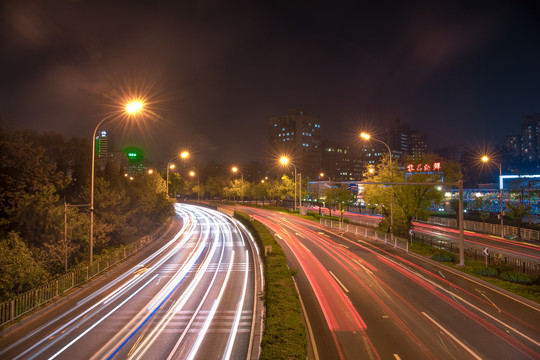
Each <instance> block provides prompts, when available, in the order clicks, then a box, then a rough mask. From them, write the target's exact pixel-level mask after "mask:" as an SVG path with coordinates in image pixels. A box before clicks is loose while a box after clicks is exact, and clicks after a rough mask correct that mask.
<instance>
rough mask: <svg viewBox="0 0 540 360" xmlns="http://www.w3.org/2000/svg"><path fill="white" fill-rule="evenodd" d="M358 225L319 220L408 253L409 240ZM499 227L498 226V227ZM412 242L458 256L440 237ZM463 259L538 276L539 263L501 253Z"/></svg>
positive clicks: (475, 251)
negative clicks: (392, 238) (484, 262)
mask: <svg viewBox="0 0 540 360" xmlns="http://www.w3.org/2000/svg"><path fill="white" fill-rule="evenodd" d="M357 223H358V224H350V223H349V224H344V223H341V222H338V221H333V220H328V219H324V218H321V220H320V224H321V225H324V226H327V227H329V228H332V229H336V230H339V231H343V232H344V233H347V234H352V235H355V236H361V237H363V238H365V239H371V240H374V241H380V242H383V243H384V244H386V245H392V246H394V247H395V248H397V249H401V250H404V251H406V252H408V251H409V240H408V239H404V238H401V237H397V236H394V241H393V242H392V240H391V236H390V234H388V233H384V232H380V231H377V230H376V229H375V227H376V226H377V224H376V223H373V222H367V221H357ZM499 226H500V225H499ZM412 241H415V242H418V243H422V244H424V245H429V246H431V247H433V248H437V249H441V250H445V251H449V252H451V253H454V254H459V247H458V244H457V243H456V242H454V241H448V240H446V239H442V238H440V237H433V236H427V235H422V234H415V235H414V236H413V239H412ZM464 253H465V258H466V259H471V260H475V261H484V260H485V261H486V263H487V264H488V265H503V264H504V265H505V266H508V267H511V268H512V269H513V270H515V271H519V272H522V273H525V274H527V275H532V276H537V275H540V262H537V261H530V260H525V259H520V258H517V257H512V256H508V255H503V254H502V253H500V252H499V253H497V252H495V251H491V252H490V254H489V255H483V254H482V249H481V248H475V247H469V248H465V249H464Z"/></svg>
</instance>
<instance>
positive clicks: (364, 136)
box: [360, 132, 371, 140]
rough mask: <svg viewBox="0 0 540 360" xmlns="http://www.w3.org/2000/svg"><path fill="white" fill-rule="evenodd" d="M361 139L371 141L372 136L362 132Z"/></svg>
mask: <svg viewBox="0 0 540 360" xmlns="http://www.w3.org/2000/svg"><path fill="white" fill-rule="evenodd" d="M360 137H361V138H362V139H364V140H369V139H370V138H371V135H369V134H368V133H365V132H362V133H361V134H360Z"/></svg>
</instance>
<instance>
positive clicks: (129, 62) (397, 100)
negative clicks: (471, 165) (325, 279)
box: [0, 0, 540, 162]
mask: <svg viewBox="0 0 540 360" xmlns="http://www.w3.org/2000/svg"><path fill="white" fill-rule="evenodd" d="M177 3H178V4H174V3H172V2H168V3H164V2H159V1H112V0H111V1H96V0H93V1H27V0H12V1H4V2H2V5H1V6H2V7H1V18H0V22H1V25H0V27H1V34H0V44H1V52H2V53H1V57H0V72H1V73H0V117H1V118H2V119H4V120H8V123H14V124H16V125H17V126H19V127H21V128H31V129H35V130H37V131H39V132H44V131H47V132H57V133H63V134H65V135H66V136H74V135H76V136H83V137H88V138H90V137H91V135H92V131H93V130H94V127H95V126H96V125H97V123H98V122H99V121H100V120H101V119H102V118H103V117H104V116H106V115H107V114H109V113H110V112H111V111H112V109H113V106H115V104H116V102H117V101H118V99H119V98H121V97H122V96H123V95H125V94H132V93H135V92H139V91H142V92H143V93H145V94H146V95H147V98H148V109H149V110H150V112H148V113H147V116H146V117H145V122H144V123H139V125H140V126H136V125H134V124H133V123H126V122H123V121H118V120H117V121H113V122H110V123H108V124H109V125H106V126H105V128H108V129H112V130H113V132H114V136H115V138H116V144H117V147H120V146H123V145H128V144H129V145H140V146H141V147H143V148H144V149H145V150H146V152H147V156H148V157H150V158H152V159H154V160H162V159H165V160H167V159H170V158H171V157H173V156H174V154H175V152H176V151H177V150H179V149H180V148H190V149H191V150H192V151H194V152H196V153H198V154H199V156H200V158H201V160H210V159H215V160H218V161H225V162H234V161H238V162H241V161H250V160H264V159H265V158H267V157H268V156H269V153H268V148H267V120H268V118H269V117H271V116H276V115H280V114H285V113H286V112H287V110H288V109H293V108H296V109H302V110H304V111H307V112H309V113H311V114H313V115H316V116H319V117H320V118H321V121H322V126H321V130H322V134H323V140H324V139H329V140H343V141H353V139H355V137H356V136H357V132H358V130H360V129H361V128H362V127H364V126H371V127H373V126H379V128H381V129H382V128H384V126H385V125H386V124H389V123H390V122H393V121H395V120H396V119H397V118H398V117H399V118H400V119H401V121H402V122H405V123H408V124H409V125H410V126H411V127H412V128H413V129H417V130H421V131H423V132H425V133H426V135H427V137H428V141H429V144H430V149H431V150H435V149H437V148H439V147H441V146H447V145H455V144H465V145H472V146H475V147H483V146H489V145H490V144H491V145H494V144H497V143H503V142H504V138H505V136H506V135H513V134H516V135H517V134H518V133H519V131H520V124H521V118H522V116H523V115H525V114H533V113H539V112H540V46H539V45H540V21H539V20H538V18H535V14H536V13H537V12H536V9H535V8H534V2H517V1H512V2H510V1H509V2H507V3H504V2H500V1H489V2H470V1H466V2H457V1H456V2H455V1H449V2H447V4H442V3H439V2H432V1H426V2H419V1H411V2H387V1H382V2H373V1H370V2H360V1H355V2H340V1H324V2H316V1H305V2H290V1H267V2H265V3H267V4H266V5H264V4H263V2H258V1H246V2H243V3H242V2H238V1H235V2H233V1H177Z"/></svg>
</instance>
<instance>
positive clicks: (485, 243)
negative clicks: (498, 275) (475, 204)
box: [326, 211, 540, 262]
mask: <svg viewBox="0 0 540 360" xmlns="http://www.w3.org/2000/svg"><path fill="white" fill-rule="evenodd" d="M326 213H327V214H328V212H326ZM344 217H346V218H348V219H349V220H350V221H352V222H356V223H361V224H372V226H375V225H376V224H377V223H378V222H379V221H380V220H381V217H380V216H376V215H368V214H359V213H354V212H349V211H346V212H345V213H344ZM413 225H414V232H415V234H420V235H424V236H428V237H433V238H434V239H435V241H443V242H452V243H454V244H455V245H456V246H457V243H458V241H459V230H457V229H453V228H448V227H445V226H442V225H436V224H426V223H422V222H413ZM464 243H465V247H467V248H476V249H477V252H478V254H481V252H482V248H484V247H487V248H489V249H490V252H491V253H492V254H502V255H503V256H507V257H512V258H515V259H520V260H526V261H532V262H540V244H535V243H534V242H526V241H516V240H508V239H503V238H502V237H500V236H495V235H487V234H481V233H477V232H473V231H464Z"/></svg>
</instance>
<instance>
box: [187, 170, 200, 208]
mask: <svg viewBox="0 0 540 360" xmlns="http://www.w3.org/2000/svg"><path fill="white" fill-rule="evenodd" d="M189 176H191V177H194V176H197V202H200V201H201V196H200V194H201V187H200V185H199V176H198V175H195V171H190V172H189Z"/></svg>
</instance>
